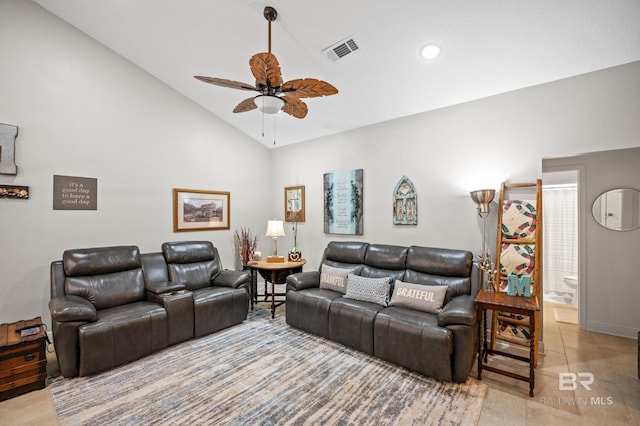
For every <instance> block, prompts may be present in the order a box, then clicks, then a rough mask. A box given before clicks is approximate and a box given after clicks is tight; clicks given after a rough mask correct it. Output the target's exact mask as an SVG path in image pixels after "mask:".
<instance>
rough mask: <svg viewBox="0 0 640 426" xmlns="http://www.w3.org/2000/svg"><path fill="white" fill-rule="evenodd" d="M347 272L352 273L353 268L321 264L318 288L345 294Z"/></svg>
mask: <svg viewBox="0 0 640 426" xmlns="http://www.w3.org/2000/svg"><path fill="white" fill-rule="evenodd" d="M349 274H353V269H345V268H334V267H333V266H329V265H324V264H323V265H322V268H321V269H320V288H325V289H327V290H333V291H337V292H339V293H342V294H345V293H346V292H347V276H348V275H349Z"/></svg>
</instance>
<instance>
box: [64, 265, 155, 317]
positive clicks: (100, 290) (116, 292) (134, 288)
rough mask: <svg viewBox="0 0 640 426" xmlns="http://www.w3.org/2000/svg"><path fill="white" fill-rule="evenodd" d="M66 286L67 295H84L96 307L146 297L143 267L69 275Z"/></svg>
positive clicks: (115, 304) (116, 304)
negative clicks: (87, 274) (99, 273)
mask: <svg viewBox="0 0 640 426" xmlns="http://www.w3.org/2000/svg"><path fill="white" fill-rule="evenodd" d="M64 288H65V293H66V294H67V295H70V296H80V297H84V298H85V299H87V300H88V301H90V302H91V303H93V306H95V307H96V309H106V308H112V307H114V306H118V305H125V304H127V303H132V302H137V301H140V300H143V298H144V278H143V276H142V269H141V268H138V269H131V270H129V271H122V272H114V273H111V274H104V275H90V276H86V277H67V278H66V279H65V282H64Z"/></svg>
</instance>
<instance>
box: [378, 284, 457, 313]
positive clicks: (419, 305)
mask: <svg viewBox="0 0 640 426" xmlns="http://www.w3.org/2000/svg"><path fill="white" fill-rule="evenodd" d="M446 295H447V286H446V285H422V284H411V283H405V282H402V281H396V282H395V288H394V289H393V295H391V302H389V306H399V307H402V308H409V309H415V310H416V311H422V312H429V313H432V314H437V313H439V312H440V310H441V309H442V303H443V302H444V298H445V296H446Z"/></svg>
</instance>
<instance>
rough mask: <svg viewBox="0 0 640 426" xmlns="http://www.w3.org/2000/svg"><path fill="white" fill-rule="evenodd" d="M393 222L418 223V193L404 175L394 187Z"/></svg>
mask: <svg viewBox="0 0 640 426" xmlns="http://www.w3.org/2000/svg"><path fill="white" fill-rule="evenodd" d="M393 224H394V225H417V224H418V193H417V192H416V188H415V186H413V182H411V179H409V178H408V177H406V176H402V179H400V180H399V181H398V183H397V184H396V187H395V188H394V189H393Z"/></svg>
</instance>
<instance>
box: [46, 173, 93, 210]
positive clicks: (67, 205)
mask: <svg viewBox="0 0 640 426" xmlns="http://www.w3.org/2000/svg"><path fill="white" fill-rule="evenodd" d="M53 209H54V210H98V179H96V178H85V177H76V176H58V175H53Z"/></svg>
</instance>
